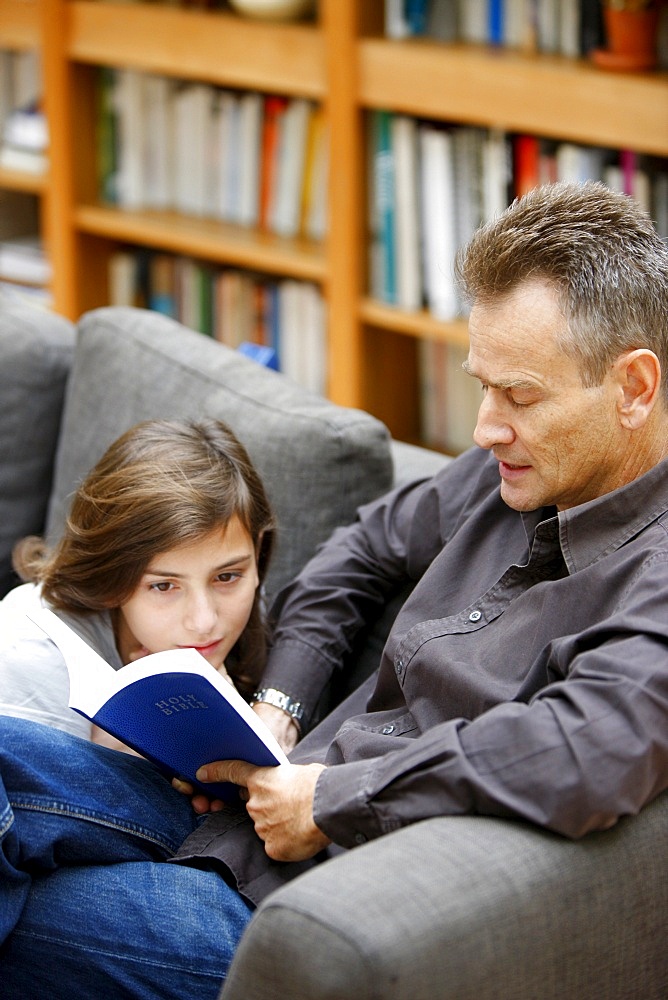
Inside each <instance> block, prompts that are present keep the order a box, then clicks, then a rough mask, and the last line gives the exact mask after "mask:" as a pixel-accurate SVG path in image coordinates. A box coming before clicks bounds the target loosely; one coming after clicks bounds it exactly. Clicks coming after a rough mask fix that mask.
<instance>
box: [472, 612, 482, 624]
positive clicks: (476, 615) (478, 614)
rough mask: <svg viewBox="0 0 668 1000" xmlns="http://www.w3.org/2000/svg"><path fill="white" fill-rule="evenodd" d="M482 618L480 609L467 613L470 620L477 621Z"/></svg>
mask: <svg viewBox="0 0 668 1000" xmlns="http://www.w3.org/2000/svg"><path fill="white" fill-rule="evenodd" d="M481 618H482V611H472V612H471V614H470V615H469V621H470V622H479V621H480V619H481Z"/></svg>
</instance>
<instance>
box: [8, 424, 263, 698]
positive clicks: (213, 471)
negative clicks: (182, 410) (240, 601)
mask: <svg viewBox="0 0 668 1000" xmlns="http://www.w3.org/2000/svg"><path fill="white" fill-rule="evenodd" d="M235 516H236V517H238V518H239V520H240V521H241V523H242V524H243V526H244V527H245V529H246V530H247V531H248V533H249V535H250V536H251V539H252V541H253V545H254V546H255V551H256V554H257V563H258V574H259V578H260V583H262V581H263V580H264V578H265V576H266V572H267V567H268V564H269V558H270V555H271V551H272V548H273V543H274V533H275V522H274V517H273V513H272V510H271V507H270V505H269V501H268V499H267V496H266V493H265V490H264V486H263V484H262V481H261V479H260V477H259V475H258V474H257V472H256V470H255V468H254V466H253V464H252V462H251V460H250V458H249V457H248V453H247V451H246V449H245V448H244V447H243V445H242V444H241V443H240V442H239V441H238V439H237V438H236V437H235V435H234V434H233V433H232V431H231V430H230V429H229V428H228V427H227V426H226V425H225V424H223V423H222V422H220V421H217V420H208V419H207V420H202V421H199V422H174V421H166V420H151V421H146V422H144V423H141V424H137V425H136V426H135V427H132V428H131V429H130V430H129V431H127V432H126V433H125V434H123V435H122V436H121V437H120V438H118V440H116V441H115V442H114V443H113V444H112V445H111V446H110V447H109V448H108V450H107V451H106V452H105V454H104V455H103V456H102V458H101V459H100V461H99V462H98V463H97V465H95V467H94V468H93V469H92V470H91V472H90V473H89V474H88V476H87V477H86V479H85V480H84V481H83V482H82V483H81V485H80V486H79V488H78V489H77V491H76V493H75V494H74V497H73V500H72V504H71V507H70V511H69V516H68V518H67V522H66V526H65V531H64V534H63V537H62V538H61V540H60V541H59V542H58V544H57V545H56V546H55V547H54V548H53V549H48V548H47V547H46V546H45V544H44V542H43V540H42V539H37V538H27V539H24V540H23V541H22V542H21V543H19V545H18V546H17V547H16V549H15V552H14V567H15V569H16V571H17V573H18V574H19V576H21V577H22V579H24V580H32V581H35V582H39V583H40V584H41V586H42V596H43V597H44V599H45V600H46V601H47V602H48V603H49V604H50V605H51V606H52V607H55V608H59V609H61V610H63V611H69V612H74V613H82V612H83V613H86V612H92V611H100V610H103V609H109V610H114V609H116V608H118V607H120V606H121V605H122V604H124V603H125V601H127V600H128V598H129V597H130V596H131V595H132V594H133V593H134V591H135V589H136V588H137V586H138V584H139V581H140V580H141V578H142V576H143V574H144V572H145V570H146V567H147V566H148V564H149V562H150V561H151V559H153V558H154V557H155V556H156V555H157V554H159V553H161V552H167V551H168V550H169V549H173V548H177V547H179V546H181V545H184V544H188V543H191V542H194V541H196V540H197V539H199V538H201V537H202V536H203V535H207V534H210V533H211V532H212V531H214V530H215V529H217V528H220V527H224V526H226V525H227V524H229V522H230V520H231V519H232V518H233V517H235ZM261 600H262V598H261V587H259V588H258V591H257V593H256V596H255V601H254V604H253V609H252V611H251V615H250V619H249V622H248V626H247V628H246V629H245V631H244V633H243V635H242V636H241V638H240V639H239V641H238V642H237V645H236V647H235V649H234V651H233V653H232V654H231V656H230V658H229V662H228V663H227V664H226V666H227V669H228V672H229V673H230V674H231V676H233V677H234V678H235V680H236V681H237V683H238V684H239V686H240V687H241V688H242V689H252V688H253V687H254V686H255V684H256V682H257V680H258V679H259V676H260V674H261V672H262V669H263V667H264V660H265V657H266V637H265V630H264V624H263V615H262V609H261Z"/></svg>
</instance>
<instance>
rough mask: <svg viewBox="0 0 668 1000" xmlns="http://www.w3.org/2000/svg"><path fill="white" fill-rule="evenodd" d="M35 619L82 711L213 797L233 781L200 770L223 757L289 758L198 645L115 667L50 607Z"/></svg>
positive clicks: (263, 761) (270, 762) (264, 762)
mask: <svg viewBox="0 0 668 1000" xmlns="http://www.w3.org/2000/svg"><path fill="white" fill-rule="evenodd" d="M30 618H31V620H32V621H34V623H35V624H36V625H37V626H38V627H39V628H41V629H42V630H43V631H44V632H46V634H47V635H48V636H49V637H50V638H51V639H52V641H53V642H54V643H55V644H56V645H57V646H58V648H59V649H60V652H61V653H62V655H63V658H64V660H65V663H66V664H67V670H68V674H69V680H70V693H69V704H70V707H71V708H73V709H74V710H75V711H76V712H79V714H80V715H83V716H84V717H85V718H87V719H90V721H91V722H92V723H94V724H95V725H96V726H99V727H100V728H101V729H104V730H105V732H108V733H110V734H111V735H112V736H115V737H116V739H118V740H120V741H121V742H122V743H125V744H126V745H127V746H129V747H131V748H132V749H133V750H135V751H136V752H137V753H139V754H141V755H142V756H143V757H146V758H147V759H148V760H150V761H152V762H153V763H154V764H156V765H157V766H158V767H159V768H160V769H161V770H162V771H163V772H164V773H165V774H166V775H167V776H169V777H180V778H183V779H185V780H187V781H189V782H191V783H192V784H193V785H195V786H196V787H198V788H200V789H201V790H202V791H204V792H206V793H207V794H208V795H209V796H210V797H212V798H213V797H215V796H222V797H225V798H230V797H231V796H233V795H234V786H231V785H228V784H216V783H211V784H206V785H201V784H199V783H198V782H197V781H196V779H195V774H196V772H197V770H198V768H199V767H201V766H202V765H203V764H207V763H211V762H212V761H216V760H245V761H248V762H249V763H251V764H257V765H259V766H262V767H269V766H275V765H277V764H282V763H286V762H287V758H286V756H285V754H284V753H283V751H282V750H281V748H280V746H279V745H278V743H277V741H276V739H275V738H274V736H273V735H272V733H271V732H270V730H269V729H268V728H267V727H266V726H265V725H264V723H263V722H262V721H261V719H260V718H259V717H258V716H257V715H256V714H255V712H254V711H253V710H252V708H251V707H250V706H249V705H248V703H247V702H246V701H245V700H244V699H243V697H242V696H241V695H240V694H239V692H238V691H237V690H236V688H235V687H234V685H233V684H231V683H230V682H229V681H228V680H227V679H226V678H224V677H223V676H222V675H221V674H219V673H218V671H217V670H216V669H215V668H214V667H212V666H211V664H209V663H208V662H207V661H206V660H205V659H204V657H203V656H201V655H200V654H199V653H198V652H197V651H196V650H195V649H170V650H167V651H166V652H162V653H152V654H150V655H149V656H145V657H143V658H142V659H139V660H136V661H134V662H133V663H130V664H128V665H127V666H125V667H122V668H121V669H120V670H114V668H113V667H111V666H110V665H109V664H108V663H107V662H106V660H104V659H103V658H102V657H101V656H100V655H99V654H98V653H96V652H95V650H94V649H92V648H91V646H89V645H88V643H86V642H85V641H84V640H83V639H82V638H81V637H80V636H79V635H78V634H77V633H76V632H74V631H73V629H71V628H70V626H69V625H67V624H66V623H65V622H64V621H63V620H62V619H61V618H59V617H58V616H57V615H55V614H54V613H53V612H52V611H50V610H49V609H48V608H40V609H39V610H38V611H35V612H33V613H31V615H30Z"/></svg>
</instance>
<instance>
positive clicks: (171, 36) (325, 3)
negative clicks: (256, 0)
mask: <svg viewBox="0 0 668 1000" xmlns="http://www.w3.org/2000/svg"><path fill="white" fill-rule="evenodd" d="M382 27H383V5H382V0H319V15H318V18H317V20H316V21H314V22H313V23H293V24H276V23H267V22H262V21H252V20H249V19H244V18H242V17H239V16H237V15H234V14H230V13H224V12H215V11H212V12H206V11H198V10H192V9H183V8H178V7H173V6H168V5H166V4H165V5H160V4H159V3H145V4H142V3H136V4H127V3H120V2H113V0H0V46H6V47H11V48H17V49H21V48H28V47H32V46H35V45H40V46H41V49H42V56H43V71H44V78H45V82H46V85H45V108H46V113H47V118H48V120H49V126H50V149H49V170H48V172H47V174H46V175H44V176H39V177H35V176H27V175H18V174H17V173H16V172H15V171H0V188H2V187H4V188H11V189H14V190H20V191H26V192H28V193H32V194H35V195H37V196H38V197H39V198H40V199H41V205H42V213H41V215H42V219H43V228H44V235H45V239H46V242H47V245H48V247H49V249H50V252H51V255H52V259H53V263H54V268H53V270H54V278H53V287H52V292H53V296H54V301H55V303H56V308H57V309H58V310H59V311H60V312H62V313H63V314H65V315H69V316H71V317H72V318H76V317H77V316H79V315H80V313H81V312H82V311H84V310H86V309H89V308H92V307H94V306H96V305H102V304H104V301H105V296H106V294H107V280H106V273H107V264H108V259H109V256H110V254H111V253H112V252H113V251H114V250H115V249H116V248H117V247H118V246H120V245H123V244H133V245H137V246H143V247H153V248H155V249H158V250H164V251H169V252H173V253H179V254H186V255H192V256H195V257H198V258H200V259H203V260H207V261H211V262H213V263H218V264H220V265H229V266H237V267H242V268H249V269H252V270H257V271H261V272H265V273H268V274H273V275H277V276H284V277H286V278H297V279H302V280H309V281H315V282H317V283H318V284H320V285H321V287H322V289H323V292H324V294H325V296H326V299H327V305H328V317H329V358H328V362H329V373H330V374H329V395H330V396H331V398H332V399H334V400H335V401H336V402H338V403H341V404H344V405H350V406H360V407H363V408H365V409H369V410H371V412H376V413H377V414H378V415H379V416H381V417H382V418H384V419H386V420H387V421H388V423H389V425H390V429H391V430H392V432H393V433H395V434H399V435H400V436H404V437H411V438H414V437H415V435H416V433H417V430H416V428H417V417H416V414H417V411H418V400H417V377H416V371H417V369H416V359H417V353H418V352H417V345H418V343H419V341H420V340H421V339H424V338H430V339H436V340H441V341H446V342H448V343H453V344H456V345H459V346H464V345H466V343H467V325H466V321H465V320H456V321H455V322H452V323H444V322H440V321H439V320H437V319H435V318H434V317H433V316H431V315H430V314H429V313H428V312H426V311H423V310H422V311H417V312H414V313H411V312H406V311H404V310H401V309H399V308H393V307H391V306H388V305H386V304H384V303H381V302H377V301H375V300H373V299H371V298H370V297H369V296H368V294H367V292H366V272H367V250H366V241H367V239H368V235H367V232H366V227H367V212H368V209H367V204H366V186H367V177H366V173H367V163H366V155H367V153H366V139H365V132H364V123H365V117H366V112H367V111H369V110H372V109H380V108H386V109H388V110H392V111H396V112H402V113H405V114H409V115H413V116H416V117H420V118H426V119H433V120H435V121H443V122H452V123H458V124H473V125H478V126H482V127H489V128H494V127H498V128H500V129H504V130H506V131H508V132H524V133H528V134H535V135H539V136H543V137H549V138H552V139H555V140H557V141H570V142H576V143H584V144H592V145H599V146H609V147H612V148H619V149H625V148H629V149H635V150H637V151H639V152H642V153H647V154H650V155H657V156H664V157H668V74H666V73H664V72H660V73H646V74H622V73H609V72H604V71H602V70H600V69H598V68H597V67H594V66H593V65H591V64H590V63H588V62H586V61H584V60H570V59H566V58H561V57H556V56H555V57H553V56H544V55H536V56H534V55H529V54H525V53H521V52H513V51H508V50H503V49H492V48H487V47H480V46H465V45H446V44H442V43H439V42H435V41H432V40H428V39H406V40H402V41H394V40H390V39H386V38H384V37H382ZM97 66H112V67H121V68H134V69H137V70H142V71H146V72H152V73H158V74H162V75H168V76H173V77H176V78H182V79H193V80H197V81H201V82H205V83H210V84H214V85H218V86H224V87H230V88H235V89H239V90H257V91H259V92H264V93H279V94H284V95H286V96H288V97H298V96H301V97H306V98H309V99H311V100H314V101H318V102H322V104H323V106H324V108H325V114H326V118H327V122H328V129H329V136H330V164H331V167H330V183H329V208H330V214H329V225H328V232H327V237H326V239H325V240H324V242H323V243H314V242H312V241H308V240H303V239H296V240H286V239H283V238H281V237H278V236H275V235H273V234H271V233H264V232H258V231H254V230H248V229H244V228H242V227H237V226H232V225H228V224H224V223H220V222H217V221H214V220H210V219H196V218H188V217H183V216H180V215H178V214H176V213H172V212H165V213H162V212H127V211H121V210H119V209H116V208H113V207H110V206H107V205H101V204H99V203H98V202H97V183H96V178H95V148H94V138H93V137H94V131H95V116H96V114H97V110H96V104H95V88H94V86H93V81H94V75H95V67H97ZM411 380H413V382H414V383H415V385H414V386H413V387H412V388H411Z"/></svg>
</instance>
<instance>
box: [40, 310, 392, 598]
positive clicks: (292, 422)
mask: <svg viewBox="0 0 668 1000" xmlns="http://www.w3.org/2000/svg"><path fill="white" fill-rule="evenodd" d="M204 415H206V416H211V417H215V418H218V419H221V420H224V421H225V422H226V423H228V424H229V425H230V426H231V427H232V429H233V430H234V431H235V432H236V433H237V434H238V436H239V438H240V439H241V440H242V441H243V443H244V444H245V445H246V447H247V448H248V451H249V454H250V456H251V458H252V460H253V461H254V463H255V464H256V466H257V468H258V471H259V472H260V475H261V476H262V477H263V480H264V482H265V485H266V487H267V490H268V493H269V496H270V498H271V500H272V503H273V506H274V509H275V511H276V516H277V519H278V525H279V531H278V549H277V552H276V557H275V559H274V561H273V563H272V566H271V568H270V572H269V576H268V580H267V592H268V597H269V598H270V599H271V597H273V596H274V595H275V593H276V590H277V589H278V588H279V587H280V586H281V585H282V584H283V583H285V582H287V581H288V580H289V579H291V577H292V576H294V574H295V573H296V572H297V570H298V569H300V568H301V566H302V565H303V563H304V561H305V560H306V559H307V558H308V557H309V556H310V555H311V554H312V553H313V551H314V550H315V548H316V546H317V545H318V544H319V543H320V542H322V541H324V539H325V538H326V537H327V536H328V535H329V534H330V533H331V531H332V530H333V528H334V527H335V526H336V525H338V524H343V523H346V522H348V521H350V520H351V519H352V517H353V515H354V512H355V510H356V508H357V507H358V506H359V505H360V504H361V503H365V502H366V501H368V500H370V499H371V498H373V497H375V496H377V495H379V494H380V493H382V492H384V491H385V490H387V489H389V487H390V485H391V481H392V458H391V454H390V442H389V435H388V432H387V430H386V428H385V427H384V425H383V424H381V423H380V422H379V421H377V420H375V419H374V418H373V417H371V416H369V415H368V414H367V413H363V412H362V411H360V410H353V409H346V408H343V407H339V406H335V405H334V404H333V403H331V402H329V401H328V400H326V399H323V398H322V397H320V396H316V395H314V394H312V393H310V392H307V391H306V390H305V389H302V388H301V387H299V386H297V385H295V384H294V383H293V382H291V381H290V380H289V379H287V378H285V377H284V376H282V375H279V374H277V373H276V372H273V371H270V370H269V369H266V368H264V367H262V366H261V365H259V364H257V363H256V362H254V361H250V360H249V359H248V358H246V357H244V356H243V355H241V354H239V353H238V352H236V351H232V350H230V349H229V348H226V347H224V346H223V345H221V344H219V343H217V342H216V341H213V340H211V339H210V338H208V337H205V336H203V335H202V334H199V333H194V332H192V331H191V330H188V329H186V328H185V327H183V326H181V325H180V324H179V323H177V322H175V321H174V320H171V319H168V318H166V317H164V316H161V315H159V314H157V313H153V312H149V311H147V310H142V309H131V308H121V307H111V308H105V309H98V310H95V311H93V312H90V313H88V314H86V315H85V316H84V317H82V319H81V320H80V322H79V338H78V343H77V348H76V354H75V361H74V367H73V370H72V376H71V379H70V384H69V388H68V393H67V400H66V405H65V414H64V418H63V430H62V434H61V443H60V446H59V450H58V456H57V464H56V475H55V480H54V491H53V498H52V503H51V507H50V513H49V538H50V539H51V540H53V538H54V537H56V536H57V534H58V532H59V531H60V530H61V529H62V524H63V518H64V512H65V510H66V508H67V506H68V503H69V496H70V494H71V492H72V489H73V487H74V486H75V485H76V483H77V482H78V481H79V480H80V479H81V477H82V476H83V475H84V474H85V473H86V472H87V470H88V469H89V468H90V467H91V466H92V465H93V464H94V463H95V462H96V461H97V459H98V458H99V457H100V455H101V454H102V452H103V451H104V449H105V448H106V447H107V446H108V445H109V444H110V443H111V441H112V440H114V439H115V438H116V437H117V436H118V435H119V434H121V433H122V432H123V431H125V430H126V429H127V428H128V427H130V426H132V425H133V424H135V423H137V422H138V421H140V420H146V419H150V418H156V417H160V418H173V419H179V418H197V417H200V416H204Z"/></svg>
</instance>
